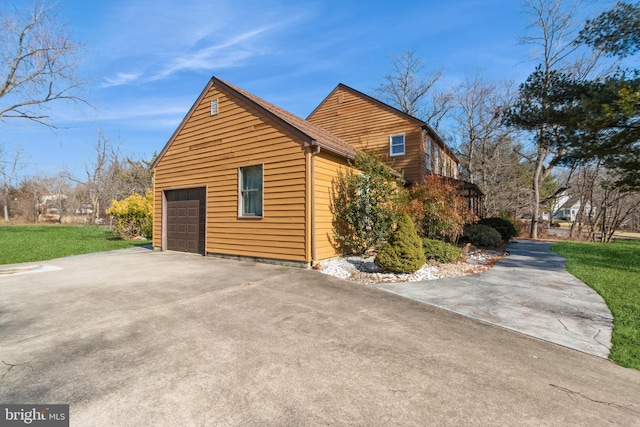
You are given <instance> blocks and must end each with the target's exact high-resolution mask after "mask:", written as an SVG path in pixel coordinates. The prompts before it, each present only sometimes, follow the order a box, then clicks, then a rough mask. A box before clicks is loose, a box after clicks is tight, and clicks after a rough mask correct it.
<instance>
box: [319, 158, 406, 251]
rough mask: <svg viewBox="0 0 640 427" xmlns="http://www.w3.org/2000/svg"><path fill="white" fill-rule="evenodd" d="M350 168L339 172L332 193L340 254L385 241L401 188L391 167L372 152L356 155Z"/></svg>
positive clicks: (362, 249)
mask: <svg viewBox="0 0 640 427" xmlns="http://www.w3.org/2000/svg"><path fill="white" fill-rule="evenodd" d="M353 168H354V169H355V170H353V169H352V170H348V171H346V172H340V173H339V174H338V177H337V179H336V180H335V181H334V183H333V189H332V194H331V196H332V197H331V206H330V208H331V213H332V214H333V237H334V243H335V246H336V248H337V249H338V250H339V251H340V252H341V253H343V254H345V253H355V254H363V253H365V252H366V251H367V250H369V249H371V248H372V247H375V246H377V245H380V244H381V243H382V242H384V241H386V240H387V238H388V237H389V233H390V232H391V229H392V226H393V224H394V223H395V222H396V220H397V211H396V205H397V199H398V195H399V193H400V192H401V190H402V185H401V184H399V182H398V178H397V177H396V176H395V175H394V173H393V171H392V170H391V168H389V167H388V166H387V165H386V164H384V162H383V161H382V160H381V159H380V158H378V157H376V156H374V155H371V154H365V153H360V154H358V156H357V157H356V159H355V162H354V164H353Z"/></svg>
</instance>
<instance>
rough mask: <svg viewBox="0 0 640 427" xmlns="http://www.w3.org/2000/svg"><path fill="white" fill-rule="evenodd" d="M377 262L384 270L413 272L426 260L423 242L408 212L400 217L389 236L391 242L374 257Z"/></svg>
mask: <svg viewBox="0 0 640 427" xmlns="http://www.w3.org/2000/svg"><path fill="white" fill-rule="evenodd" d="M374 262H375V264H376V265H377V266H378V267H380V268H381V269H383V270H386V271H391V272H393V273H413V272H414V271H418V270H419V269H420V268H421V267H422V266H423V265H424V263H425V262H426V260H425V257H424V252H423V251H422V242H421V241H420V237H419V236H418V233H416V229H415V227H414V225H413V222H412V221H411V218H410V217H409V215H407V214H403V215H402V216H401V217H400V218H399V219H398V226H397V228H396V230H395V231H394V232H393V233H392V234H391V236H390V237H389V242H388V243H387V244H386V245H385V246H383V247H382V249H380V251H379V252H378V255H377V256H376V258H375V259H374Z"/></svg>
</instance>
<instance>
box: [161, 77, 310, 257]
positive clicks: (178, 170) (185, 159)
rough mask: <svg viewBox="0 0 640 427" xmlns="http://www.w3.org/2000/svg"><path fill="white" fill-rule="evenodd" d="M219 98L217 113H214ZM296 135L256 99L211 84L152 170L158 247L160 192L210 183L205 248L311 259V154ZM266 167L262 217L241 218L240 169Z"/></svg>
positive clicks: (240, 253)
mask: <svg viewBox="0 0 640 427" xmlns="http://www.w3.org/2000/svg"><path fill="white" fill-rule="evenodd" d="M215 98H217V99H218V114H217V115H215V116H211V115H210V102H211V100H213V99H215ZM299 139H300V137H299V136H297V135H295V134H294V133H293V132H292V131H290V130H289V129H288V128H285V126H283V125H281V124H280V123H279V122H276V121H275V120H274V119H273V118H271V117H270V116H268V115H266V114H265V113H264V112H263V111H262V110H259V109H258V108H256V107H255V106H254V105H253V104H250V103H248V102H246V101H245V100H243V99H241V98H240V97H237V96H235V95H233V94H232V93H229V94H228V93H226V91H224V90H221V89H220V88H219V87H217V86H215V85H213V86H212V87H211V88H210V90H209V92H208V93H206V94H205V95H204V97H203V98H202V99H201V102H200V103H199V105H197V106H196V108H195V110H194V111H193V113H192V114H191V116H190V117H189V118H188V119H187V121H186V122H185V123H184V125H183V127H182V128H181V129H180V131H179V133H178V134H177V135H176V136H175V138H174V139H173V141H172V143H171V145H170V146H169V147H167V149H166V150H165V151H164V153H163V156H162V158H161V159H160V161H159V162H158V164H157V165H156V168H155V173H154V196H155V201H154V213H155V215H154V238H153V242H154V246H156V247H160V246H161V238H162V214H161V212H162V192H163V191H164V190H166V189H173V188H187V187H202V186H206V187H207V198H206V218H207V220H206V252H207V253H215V254H225V255H238V256H252V257H259V258H273V259H280V260H290V261H306V259H305V258H306V257H305V208H306V206H305V197H306V188H305V158H304V149H303V148H302V145H301V143H300V141H299ZM256 164H263V165H264V169H263V172H264V177H263V178H264V187H263V195H264V205H263V216H264V217H263V218H262V219H257V218H256V219H254V218H251V219H244V218H243V219H239V218H238V168H239V167H241V166H251V165H256Z"/></svg>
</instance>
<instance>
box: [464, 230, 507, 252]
mask: <svg viewBox="0 0 640 427" xmlns="http://www.w3.org/2000/svg"><path fill="white" fill-rule="evenodd" d="M463 237H464V239H465V240H466V241H468V242H470V243H471V244H473V245H475V246H479V247H485V248H488V247H489V248H490V247H500V246H501V245H502V237H500V233H498V232H497V231H496V230H494V229H493V228H491V227H489V226H488V225H482V224H475V225H469V226H467V227H465V229H464V236H463Z"/></svg>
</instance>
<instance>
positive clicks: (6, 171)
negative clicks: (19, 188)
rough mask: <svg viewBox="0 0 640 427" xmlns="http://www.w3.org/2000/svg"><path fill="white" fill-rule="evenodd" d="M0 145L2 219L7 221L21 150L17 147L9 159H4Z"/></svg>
mask: <svg viewBox="0 0 640 427" xmlns="http://www.w3.org/2000/svg"><path fill="white" fill-rule="evenodd" d="M2 154H4V153H3V151H2V148H1V147H0V190H1V191H2V207H3V215H4V220H5V221H9V204H10V202H11V197H10V196H11V191H12V190H13V189H14V187H15V186H14V181H15V179H16V172H17V171H18V169H19V166H20V158H21V157H22V150H20V149H18V150H17V151H16V152H15V153H14V154H13V158H11V159H10V160H5V159H4V157H3V156H2Z"/></svg>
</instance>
